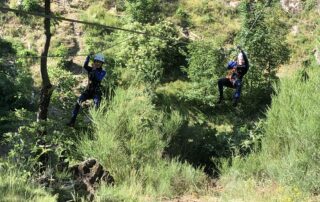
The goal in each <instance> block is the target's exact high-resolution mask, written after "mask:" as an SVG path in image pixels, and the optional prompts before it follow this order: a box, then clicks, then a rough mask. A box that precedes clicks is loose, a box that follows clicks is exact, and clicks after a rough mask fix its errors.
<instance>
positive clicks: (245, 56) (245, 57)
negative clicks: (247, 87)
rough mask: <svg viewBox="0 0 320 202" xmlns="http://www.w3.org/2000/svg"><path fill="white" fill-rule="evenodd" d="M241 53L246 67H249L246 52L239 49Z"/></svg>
mask: <svg viewBox="0 0 320 202" xmlns="http://www.w3.org/2000/svg"><path fill="white" fill-rule="evenodd" d="M241 53H242V55H243V59H244V62H245V66H246V69H249V60H248V57H247V55H246V53H245V52H244V51H243V50H241Z"/></svg>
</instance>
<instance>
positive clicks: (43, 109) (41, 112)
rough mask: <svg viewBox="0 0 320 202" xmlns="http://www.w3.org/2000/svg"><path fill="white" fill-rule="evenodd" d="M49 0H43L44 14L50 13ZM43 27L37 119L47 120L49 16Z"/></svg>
mask: <svg viewBox="0 0 320 202" xmlns="http://www.w3.org/2000/svg"><path fill="white" fill-rule="evenodd" d="M50 13H51V11H50V0H45V14H46V15H50ZM44 29H45V35H46V42H45V45H44V49H43V51H42V53H41V63H40V72H41V79H42V86H41V92H40V103H39V109H38V114H37V121H40V120H47V116H48V107H49V104H50V98H51V95H52V90H53V89H52V87H53V86H52V85H51V83H50V79H49V75H48V69H47V56H48V51H49V46H50V40H51V32H50V18H45V19H44Z"/></svg>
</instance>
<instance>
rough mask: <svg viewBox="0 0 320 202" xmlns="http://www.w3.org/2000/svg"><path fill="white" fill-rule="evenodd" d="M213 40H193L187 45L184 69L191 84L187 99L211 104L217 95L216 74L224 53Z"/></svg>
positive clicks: (219, 68) (219, 69)
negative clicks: (186, 64) (186, 65)
mask: <svg viewBox="0 0 320 202" xmlns="http://www.w3.org/2000/svg"><path fill="white" fill-rule="evenodd" d="M216 47H217V45H216V44H215V43H213V42H211V43H210V42H194V43H191V44H190V45H189V46H188V59H187V60H188V64H189V65H188V67H187V68H186V69H185V71H186V72H187V74H188V78H190V80H191V82H192V84H191V85H189V86H190V87H189V88H188V89H187V92H185V93H186V97H188V99H189V100H191V101H192V100H199V101H200V103H202V104H208V105H213V102H215V97H216V95H217V88H215V86H216V85H217V80H218V76H219V74H220V72H221V66H222V65H223V64H224V55H223V53H222V52H221V50H220V49H218V48H216Z"/></svg>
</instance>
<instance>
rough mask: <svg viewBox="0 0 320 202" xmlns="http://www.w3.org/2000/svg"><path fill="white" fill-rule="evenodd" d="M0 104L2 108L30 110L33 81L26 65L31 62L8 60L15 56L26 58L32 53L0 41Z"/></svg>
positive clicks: (14, 44)
mask: <svg viewBox="0 0 320 202" xmlns="http://www.w3.org/2000/svg"><path fill="white" fill-rule="evenodd" d="M0 49H1V51H0V56H1V57H4V59H0V78H1V81H0V89H1V90H0V97H1V98H0V104H1V107H3V108H21V107H25V108H31V107H32V106H31V105H32V102H30V100H32V98H31V97H32V87H33V80H32V77H31V73H30V71H29V69H28V68H27V65H30V64H31V61H28V60H26V59H17V60H16V61H15V62H13V61H12V60H11V59H10V58H7V57H15V56H28V55H32V54H33V52H31V51H27V50H25V49H24V47H23V46H22V44H20V43H17V42H15V41H13V42H8V41H5V40H3V39H0Z"/></svg>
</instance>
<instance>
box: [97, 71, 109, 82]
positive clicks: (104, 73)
mask: <svg viewBox="0 0 320 202" xmlns="http://www.w3.org/2000/svg"><path fill="white" fill-rule="evenodd" d="M106 74H107V72H106V71H105V70H102V71H101V72H99V74H98V75H97V78H96V79H97V80H98V81H102V79H103V78H104V77H105V76H106Z"/></svg>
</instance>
